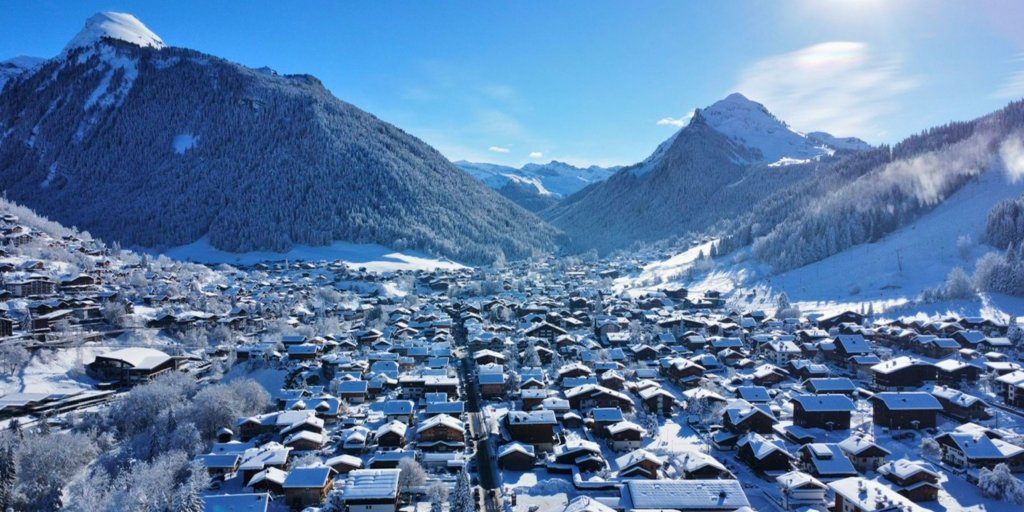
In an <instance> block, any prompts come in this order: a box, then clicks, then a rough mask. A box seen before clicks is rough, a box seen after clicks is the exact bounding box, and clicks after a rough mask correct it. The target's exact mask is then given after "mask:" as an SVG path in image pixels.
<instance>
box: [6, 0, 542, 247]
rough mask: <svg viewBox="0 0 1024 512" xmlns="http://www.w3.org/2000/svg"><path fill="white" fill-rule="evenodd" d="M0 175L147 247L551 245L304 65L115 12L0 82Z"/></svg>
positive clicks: (27, 197)
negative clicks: (223, 47) (268, 65)
mask: <svg viewBox="0 0 1024 512" xmlns="http://www.w3.org/2000/svg"><path fill="white" fill-rule="evenodd" d="M254 126H260V127H263V128H264V129H259V130H253V127H254ZM0 188H2V189H4V190H5V191H6V193H7V194H8V197H10V198H12V199H14V200H17V201H20V202H23V203H25V204H26V205H28V206H30V207H31V208H33V209H35V210H37V211H39V212H40V213H41V214H44V215H47V216H50V217H51V218H53V219H55V220H57V221H59V222H61V223H63V224H66V225H75V226H79V227H81V228H83V229H87V230H89V231H90V232H91V233H93V234H95V235H97V236H99V237H102V238H103V239H104V240H108V241H110V242H114V241H116V242H119V243H121V244H122V245H124V246H132V247H140V248H148V249H157V250H159V249H164V248H168V247H177V246H181V245H186V244H190V243H192V242H195V241H197V240H199V239H201V238H204V237H205V239H206V240H208V241H209V243H210V244H212V245H213V246H214V247H216V248H217V249H220V250H224V251H229V252H238V253H247V252H252V251H272V252H281V253H284V252H287V251H289V250H290V249H292V248H293V247H297V246H321V247H326V246H330V245H331V244H333V243H334V242H339V241H344V242H350V243H356V244H385V245H388V246H390V247H393V248H394V249H396V250H407V249H411V250H419V251H424V252H427V253H431V254H435V255H444V256H446V257H450V258H453V259H456V260H458V261H464V262H472V263H480V262H490V261H494V260H496V259H501V258H509V259H518V258H523V257H528V256H532V255H534V254H538V253H542V252H546V251H551V250H553V249H554V248H555V240H556V237H557V236H558V233H557V232H556V230H554V229H552V228H551V227H549V226H547V225H546V224H544V223H543V222H542V221H541V220H540V219H538V218H537V217H536V216H534V215H532V214H531V213H530V212H528V211H526V210H524V209H523V208H521V207H519V206H517V205H516V204H514V203H513V202H511V201H509V200H507V199H505V198H503V197H502V196H501V195H499V194H497V193H495V192H494V191H493V190H491V189H489V188H488V187H486V186H484V185H482V184H481V183H480V182H479V181H477V180H475V179H473V178H472V177H470V176H468V175H466V173H464V172H462V171H460V170H459V169H458V168H456V167H455V166H454V165H452V164H451V163H450V162H449V161H448V160H447V159H445V158H444V157H443V156H442V155H441V154H440V153H439V152H437V151H436V150H435V149H434V148H432V147H430V146H428V145H427V144H426V143H424V142H423V141H421V140H419V139H417V138H415V137H414V136H412V135H410V134H408V133H407V132H405V131H403V130H401V129H399V128H397V127H395V126H392V125H390V124H387V123H386V122H384V121H381V120H380V119H378V118H377V117H375V116H373V115H372V114H370V113H368V112H365V111H363V110H360V109H359V108H357V107H355V106H354V105H351V104H348V103H345V102H344V101H342V100H340V99H338V98H336V97H334V96H333V95H332V94H331V92H330V91H328V90H327V89H326V88H325V87H324V86H323V84H322V83H321V82H320V81H319V80H317V79H316V78H315V77H312V76H309V75H277V74H274V73H267V72H265V71H260V70H253V69H249V68H246V67H244V66H241V65H238V64H235V63H232V62H228V61H226V60H224V59H221V58H218V57H216V56H212V55H207V54H203V53H200V52H197V51H194V50H189V49H185V48H177V47H168V46H165V45H164V43H163V41H162V40H161V39H160V38H159V37H158V36H156V35H155V34H153V32H152V31H150V30H149V29H147V28H146V27H145V26H144V25H142V24H141V22H139V21H138V20H137V19H135V18H134V17H132V16H130V15H123V14H117V13H100V14H97V15H96V16H93V17H92V18H90V19H89V21H88V22H87V23H86V26H85V28H84V29H83V30H82V32H81V33H79V34H78V35H77V36H75V37H74V38H73V39H72V41H71V43H69V44H68V45H67V48H66V50H65V51H64V53H62V54H61V55H60V56H58V57H57V58H54V59H51V60H48V61H46V62H45V63H44V64H43V65H41V66H39V67H38V68H35V70H34V71H33V72H26V73H22V74H21V75H20V76H19V78H18V79H17V80H14V81H12V82H11V83H10V84H8V85H7V86H6V87H5V88H4V89H3V92H2V93H0ZM42 190H45V192H46V193H41V191H42Z"/></svg>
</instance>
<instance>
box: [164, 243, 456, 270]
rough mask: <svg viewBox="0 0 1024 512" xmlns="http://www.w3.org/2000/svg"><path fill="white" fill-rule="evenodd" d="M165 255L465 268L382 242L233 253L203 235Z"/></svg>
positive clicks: (387, 267)
mask: <svg viewBox="0 0 1024 512" xmlns="http://www.w3.org/2000/svg"><path fill="white" fill-rule="evenodd" d="M164 254H166V255H167V256H168V257H170V258H173V259H176V260H182V261H194V262H198V263H228V264H241V265H251V264H254V263H259V262H261V261H280V260H305V261H343V262H345V263H348V264H350V265H352V266H355V267H365V268H366V270H368V271H370V272H393V271H397V270H434V269H459V268H466V267H465V266H463V265H460V264H458V263H455V262H453V261H450V260H447V259H438V258H434V257H431V256H427V255H424V254H421V253H418V252H414V251H407V252H398V251H395V250H392V249H389V248H387V247H384V246H382V245H376V244H353V243H348V242H335V243H334V244H331V245H329V246H324V247H312V246H308V245H297V246H295V247H294V248H292V250H290V251H288V252H284V253H280V252H270V251H253V252H244V253H233V252H227V251H222V250H220V249H217V248H215V247H213V246H212V245H210V241H209V240H208V239H207V238H206V237H203V238H201V239H199V240H197V241H195V242H192V243H191V244H188V245H181V246H178V247H174V248H172V249H169V250H167V251H164Z"/></svg>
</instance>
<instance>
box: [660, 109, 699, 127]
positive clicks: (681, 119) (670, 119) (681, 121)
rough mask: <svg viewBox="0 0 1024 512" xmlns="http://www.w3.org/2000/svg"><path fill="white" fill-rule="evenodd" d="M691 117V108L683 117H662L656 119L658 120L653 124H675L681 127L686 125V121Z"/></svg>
mask: <svg viewBox="0 0 1024 512" xmlns="http://www.w3.org/2000/svg"><path fill="white" fill-rule="evenodd" d="M692 118H693V111H692V110H691V111H690V112H688V113H687V114H686V115H685V116H683V117H678V118H676V117H663V118H661V119H658V122H657V123H655V124H657V125H658V126H675V127H676V128H682V127H683V126H686V123H689V122H690V119H692Z"/></svg>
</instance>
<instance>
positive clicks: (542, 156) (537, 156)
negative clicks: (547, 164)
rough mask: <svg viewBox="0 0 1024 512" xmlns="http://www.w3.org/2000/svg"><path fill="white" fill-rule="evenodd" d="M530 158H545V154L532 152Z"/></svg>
mask: <svg viewBox="0 0 1024 512" xmlns="http://www.w3.org/2000/svg"><path fill="white" fill-rule="evenodd" d="M530 158H544V153H541V152H540V151H531V152H530Z"/></svg>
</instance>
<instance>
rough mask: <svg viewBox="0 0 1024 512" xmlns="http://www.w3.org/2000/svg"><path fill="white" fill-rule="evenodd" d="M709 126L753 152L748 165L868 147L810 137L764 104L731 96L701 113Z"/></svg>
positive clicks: (818, 134)
mask: <svg viewBox="0 0 1024 512" xmlns="http://www.w3.org/2000/svg"><path fill="white" fill-rule="evenodd" d="M702 113H703V115H704V119H705V120H707V123H708V126H710V127H712V128H714V129H715V130H717V131H718V132H720V133H722V134H723V135H725V136H726V137H729V138H730V139H732V140H733V141H734V142H736V143H737V144H739V145H741V146H744V147H746V148H749V149H753V150H756V151H755V157H754V158H753V159H752V160H750V161H749V162H748V163H762V164H769V165H771V164H776V165H778V164H782V163H786V162H790V163H791V162H797V161H807V160H814V159H817V158H821V157H822V156H829V155H832V154H833V153H834V152H835V151H836V150H840V149H842V150H855V151H856V150H863V149H868V148H870V147H871V146H870V145H869V144H867V143H866V142H864V141H862V140H860V139H857V138H853V137H851V138H846V139H839V138H837V137H833V136H832V135H829V134H827V133H825V132H814V136H809V135H807V134H804V133H800V132H798V131H796V130H793V129H792V128H790V127H789V125H788V124H786V123H785V122H784V121H782V120H780V119H779V118H777V117H775V116H774V115H772V113H771V112H769V111H768V109H766V108H765V107H764V105H762V104H760V103H758V102H756V101H751V100H749V99H747V98H746V97H745V96H743V95H742V94H740V93H733V94H730V95H729V96H726V97H725V99H722V100H719V101H717V102H715V103H714V104H713V105H711V106H710V107H708V108H706V109H704V110H703V111H702Z"/></svg>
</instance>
